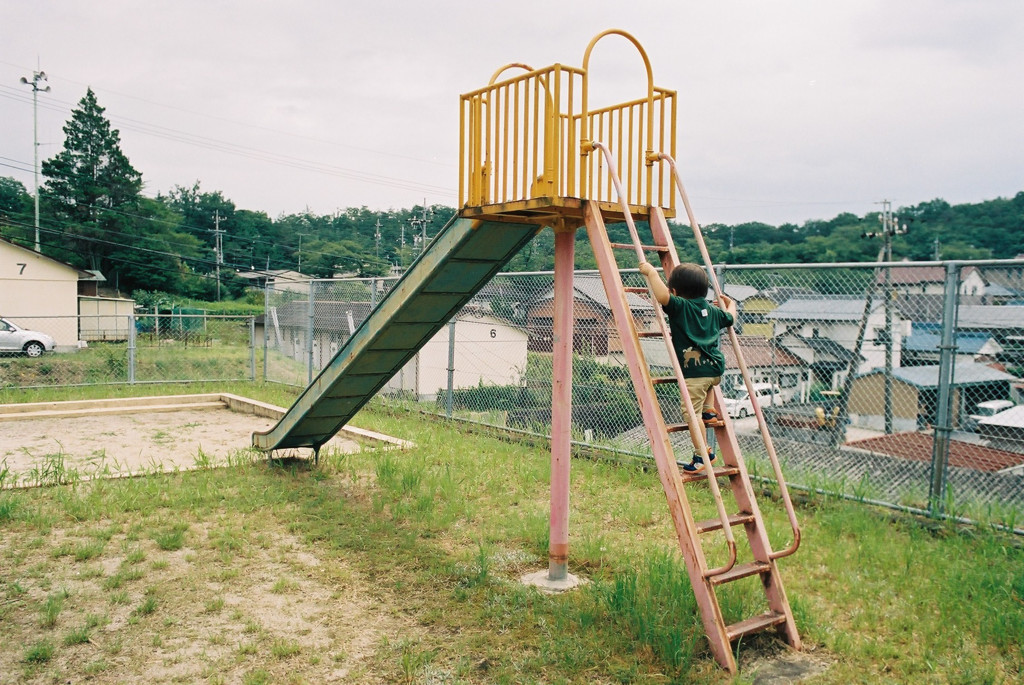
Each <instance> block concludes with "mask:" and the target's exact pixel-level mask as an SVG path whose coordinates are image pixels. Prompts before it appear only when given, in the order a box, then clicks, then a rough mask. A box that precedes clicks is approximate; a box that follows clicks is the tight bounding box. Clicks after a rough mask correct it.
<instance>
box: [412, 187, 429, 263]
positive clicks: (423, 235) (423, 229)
mask: <svg viewBox="0 0 1024 685" xmlns="http://www.w3.org/2000/svg"><path fill="white" fill-rule="evenodd" d="M433 216H434V210H432V209H427V198H423V209H422V210H421V211H420V218H418V219H417V218H416V217H415V216H413V218H412V219H409V223H410V224H412V227H413V230H415V229H417V228H418V229H419V230H420V236H419V243H420V254H423V251H424V250H426V249H427V219H429V218H431V217H433Z"/></svg>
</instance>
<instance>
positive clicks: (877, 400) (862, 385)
mask: <svg viewBox="0 0 1024 685" xmlns="http://www.w3.org/2000/svg"><path fill="white" fill-rule="evenodd" d="M892 411H893V416H894V417H895V418H899V419H913V420H916V419H917V389H916V388H914V387H913V386H912V385H907V384H906V383H903V382H901V381H893V384H892ZM850 413H851V414H865V415H872V416H875V415H877V416H881V415H882V414H884V413H885V376H884V375H883V374H880V373H876V374H872V375H870V376H863V377H861V378H856V379H854V381H853V389H852V390H851V391H850Z"/></svg>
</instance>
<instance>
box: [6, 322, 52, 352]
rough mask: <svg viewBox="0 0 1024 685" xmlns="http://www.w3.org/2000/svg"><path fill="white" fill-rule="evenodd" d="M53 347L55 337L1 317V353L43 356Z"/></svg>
mask: <svg viewBox="0 0 1024 685" xmlns="http://www.w3.org/2000/svg"><path fill="white" fill-rule="evenodd" d="M52 349H53V337H52V336H49V335H47V334H46V333H40V332H39V331H30V330H28V329H26V328H22V327H21V326H19V325H18V324H16V323H14V322H12V321H8V320H7V319H0V353H9V352H14V353H22V354H25V355H26V356H29V357H41V356H42V354H43V352H49V351H50V350H52Z"/></svg>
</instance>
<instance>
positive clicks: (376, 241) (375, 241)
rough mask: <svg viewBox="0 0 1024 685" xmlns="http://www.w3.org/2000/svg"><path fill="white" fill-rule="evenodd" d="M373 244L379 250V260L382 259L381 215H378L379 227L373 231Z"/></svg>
mask: <svg viewBox="0 0 1024 685" xmlns="http://www.w3.org/2000/svg"><path fill="white" fill-rule="evenodd" d="M373 244H374V247H375V248H376V250H377V252H376V254H377V261H380V217H377V227H376V229H375V230H374V232H373Z"/></svg>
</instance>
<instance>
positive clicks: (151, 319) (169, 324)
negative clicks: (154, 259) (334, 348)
mask: <svg viewBox="0 0 1024 685" xmlns="http://www.w3.org/2000/svg"><path fill="white" fill-rule="evenodd" d="M17 320H18V321H23V322H24V323H22V324H21V326H20V328H22V329H23V331H22V333H24V332H25V331H26V330H27V331H39V332H45V333H46V335H48V336H50V337H52V338H53V340H54V347H53V349H52V350H50V349H47V350H45V351H44V352H43V354H42V355H41V356H38V357H34V356H30V355H29V354H26V353H25V351H24V349H20V348H19V349H0V387H40V386H71V385H98V384H107V383H129V384H131V383H152V382H172V381H173V382H179V381H215V380H243V379H244V380H253V379H255V378H257V376H256V368H257V364H258V363H261V360H262V349H258V348H257V347H255V346H254V343H255V339H254V334H253V332H254V329H255V326H254V325H253V324H254V317H251V316H211V315H207V314H202V313H199V314H196V313H185V312H183V311H182V310H181V309H180V308H176V309H173V310H159V309H156V310H153V311H152V312H149V313H144V314H139V315H135V314H118V315H113V314H104V315H98V314H95V313H93V314H83V315H81V316H68V317H47V318H38V319H36V320H31V319H22V318H21V317H19V318H18V319H17ZM2 337H3V333H2V332H0V347H4V345H3V344H2V343H3V340H2ZM30 337H31V336H30Z"/></svg>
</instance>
